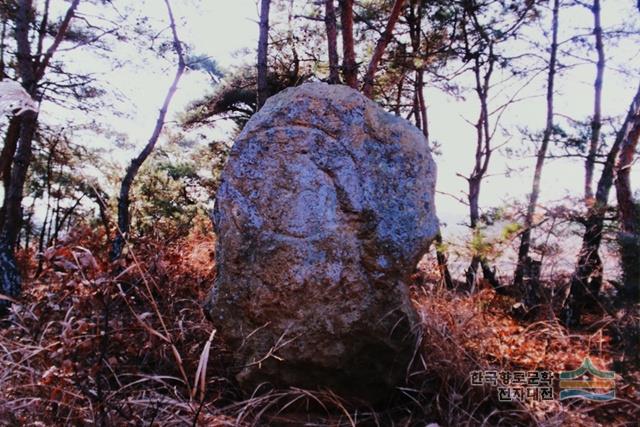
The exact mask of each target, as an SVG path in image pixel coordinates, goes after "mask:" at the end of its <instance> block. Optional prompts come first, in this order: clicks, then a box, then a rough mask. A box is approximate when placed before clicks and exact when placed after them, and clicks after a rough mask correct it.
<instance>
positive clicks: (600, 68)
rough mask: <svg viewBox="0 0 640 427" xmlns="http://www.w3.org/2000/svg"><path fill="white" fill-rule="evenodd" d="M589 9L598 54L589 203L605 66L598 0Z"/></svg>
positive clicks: (587, 180)
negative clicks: (591, 13) (591, 15)
mask: <svg viewBox="0 0 640 427" xmlns="http://www.w3.org/2000/svg"><path fill="white" fill-rule="evenodd" d="M591 11H592V12H593V21H594V25H593V35H594V37H595V39H596V53H597V55H598V61H597V63H596V80H595V82H594V84H593V88H594V102H593V118H592V120H591V138H590V141H589V152H588V154H587V160H586V161H585V175H584V196H585V200H587V203H590V200H591V199H593V188H592V183H593V172H594V168H595V162H596V155H597V153H598V146H599V142H600V129H601V128H602V82H603V78H604V68H605V56H604V45H603V43H602V25H601V24H600V0H593V6H592V8H591Z"/></svg>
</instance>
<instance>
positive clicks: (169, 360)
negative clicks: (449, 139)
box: [0, 227, 640, 426]
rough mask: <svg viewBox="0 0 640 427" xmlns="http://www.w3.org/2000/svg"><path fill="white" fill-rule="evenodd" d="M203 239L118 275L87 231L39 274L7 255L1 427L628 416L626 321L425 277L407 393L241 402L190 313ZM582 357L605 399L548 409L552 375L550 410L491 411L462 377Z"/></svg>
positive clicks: (567, 363) (499, 421)
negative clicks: (9, 284)
mask: <svg viewBox="0 0 640 427" xmlns="http://www.w3.org/2000/svg"><path fill="white" fill-rule="evenodd" d="M202 228H203V229H202V230H200V231H196V230H195V229H194V231H192V232H191V233H190V234H189V235H188V236H187V237H180V238H175V239H167V238H163V239H160V238H154V237H152V236H150V237H147V238H145V239H141V240H139V241H137V242H136V244H135V248H134V249H133V250H131V249H130V250H129V252H128V255H127V256H126V258H125V259H124V260H123V261H122V262H121V264H120V265H118V266H114V265H110V264H109V263H107V262H106V259H107V256H106V250H105V247H107V245H106V244H105V239H104V236H100V235H96V234H95V233H96V232H95V231H92V230H89V229H86V230H77V231H76V232H75V233H73V234H72V235H70V236H69V237H68V238H67V239H66V240H65V241H64V242H60V244H58V245H57V246H56V247H55V248H51V249H49V250H47V251H46V253H45V256H44V259H43V260H42V266H41V268H40V269H39V268H38V260H36V259H34V257H33V254H25V253H22V254H21V263H22V265H23V266H24V268H25V269H27V270H28V271H29V272H30V276H29V277H30V278H29V279H28V280H27V281H26V283H25V285H24V290H23V291H24V293H23V296H22V297H21V300H20V302H19V304H14V307H13V314H12V316H11V317H10V319H9V320H6V321H5V324H4V325H3V326H4V327H3V328H2V329H1V330H0V366H2V369H0V424H2V425H16V426H18V425H20V426H21V425H85V424H97V425H161V426H173V425H213V426H217V425H240V426H245V425H313V426H320V425H331V426H335V425H344V426H349V425H381V426H391V425H396V426H413V425H416V426H425V425H429V424H430V423H435V424H437V425H440V426H462V425H488V426H492V425H509V426H512V425H544V426H560V425H566V426H581V425H582V426H596V425H603V426H613V425H637V420H638V419H640V397H639V394H638V393H639V390H640V367H639V366H638V362H637V354H636V355H635V357H636V359H635V362H634V361H633V360H630V358H631V357H632V356H634V355H630V354H628V353H629V350H628V347H626V348H627V350H625V346H624V345H623V344H624V343H625V342H626V341H625V339H624V338H625V335H628V334H629V333H631V332H633V331H632V330H630V329H629V328H630V327H631V328H633V326H629V325H634V324H635V325H636V326H635V328H637V325H638V316H637V313H631V314H630V313H626V314H620V315H609V314H599V315H595V314H593V315H591V316H588V318H587V319H586V320H587V321H586V322H585V325H584V326H583V327H582V328H581V329H580V330H574V331H567V330H566V329H565V328H564V327H562V326H560V325H559V323H558V322H557V320H556V319H555V316H554V315H553V312H552V311H551V310H550V309H549V310H541V311H540V313H541V314H540V315H539V316H538V317H537V318H536V319H529V320H526V321H524V320H518V319H517V318H516V317H514V316H512V314H511V313H510V312H511V308H512V306H513V304H514V303H515V302H516V301H515V300H511V299H509V298H506V297H502V296H498V295H496V294H495V293H494V292H493V291H492V290H491V289H482V290H480V291H479V292H477V293H475V294H473V295H466V294H463V293H456V292H451V291H448V290H445V289H442V288H441V287H439V286H438V285H437V284H436V283H435V280H430V279H429V277H436V276H435V275H434V274H433V272H426V273H425V274H424V275H423V278H424V277H426V278H427V283H426V285H421V286H418V285H417V284H416V285H414V287H413V296H414V302H415V305H416V308H417V310H418V312H419V314H420V316H421V319H422V322H423V325H424V338H423V343H422V348H421V349H420V350H421V351H420V352H419V353H418V357H416V363H415V367H414V370H413V374H412V375H411V378H410V380H409V385H408V386H407V387H405V388H403V389H401V390H399V391H398V395H397V396H396V397H395V398H394V399H392V401H390V402H388V404H387V405H385V406H384V407H376V408H372V407H369V406H366V405H362V404H358V403H357V402H350V401H347V400H345V399H342V398H340V397H339V396H336V395H335V394H333V393H331V392H330V391H322V392H318V391H313V392H312V391H307V390H300V389H289V390H271V391H264V392H262V393H256V394H255V395H254V396H252V397H251V398H248V399H247V398H246V396H245V397H243V396H242V394H241V393H240V392H239V391H238V390H237V389H236V387H235V385H234V383H233V381H232V379H231V377H230V376H229V374H228V372H227V370H226V368H225V366H227V364H226V360H228V352H227V351H226V350H225V349H224V347H223V346H222V344H221V343H220V341H219V340H218V338H217V337H216V333H215V330H214V328H213V326H212V325H211V323H209V321H208V320H206V318H205V316H204V314H203V312H202V309H201V307H200V305H199V303H200V302H201V301H202V300H203V299H204V297H205V295H206V293H207V292H208V291H209V289H210V287H211V285H212V283H213V279H214V276H215V267H214V262H213V246H214V241H213V237H211V233H210V232H209V231H207V230H206V229H204V228H206V227H202ZM39 270H40V271H39ZM114 271H116V272H118V273H117V274H116V273H114ZM36 272H37V276H36V277H34V276H35V273H36ZM559 280H560V279H559ZM625 328H626V329H625ZM634 331H636V333H637V329H635V330H634ZM627 338H628V337H627ZM587 356H589V357H590V359H591V361H592V362H593V364H594V365H595V366H596V367H598V368H599V369H601V370H611V371H615V372H616V376H615V394H616V397H615V399H613V400H609V401H600V402H595V401H587V400H583V399H567V400H562V401H561V400H559V399H558V394H559V385H558V381H557V378H556V379H554V380H553V381H552V386H553V399H552V400H540V399H536V398H535V396H532V397H530V398H528V399H527V398H525V399H523V400H522V401H517V400H516V401H513V402H509V401H506V402H505V401H501V400H500V399H499V396H498V386H494V385H491V384H483V385H473V384H472V372H474V371H475V372H477V371H484V372H485V375H487V374H486V372H487V371H489V372H491V371H494V372H497V373H500V372H502V373H504V372H510V373H511V376H512V381H515V379H516V376H517V375H522V374H517V373H516V372H525V374H524V375H526V372H528V371H541V370H542V371H550V372H553V373H554V375H556V376H557V374H558V373H559V372H561V371H564V370H573V369H576V368H578V367H579V366H580V365H581V363H582V362H583V359H584V358H585V357H587ZM488 375H491V374H488ZM498 375H500V374H498ZM476 379H477V378H476ZM489 379H490V378H489ZM536 393H538V392H536ZM538 397H539V396H538Z"/></svg>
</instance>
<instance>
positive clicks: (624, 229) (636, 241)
mask: <svg viewBox="0 0 640 427" xmlns="http://www.w3.org/2000/svg"><path fill="white" fill-rule="evenodd" d="M638 91H639V93H640V88H639V89H638ZM638 101H640V99H638ZM632 109H635V110H636V112H637V114H636V116H635V118H634V124H633V126H632V128H631V130H630V132H629V133H628V134H627V136H626V138H625V139H624V141H623V142H622V146H621V147H620V155H619V157H618V161H617V163H616V168H615V172H616V181H615V186H616V197H617V199H618V216H619V219H620V235H619V237H618V240H619V244H620V248H621V265H622V270H623V271H622V275H623V295H621V297H622V298H623V299H625V300H628V301H638V300H639V299H640V209H639V208H638V205H637V202H636V201H634V200H633V194H632V191H631V179H630V172H631V165H632V163H633V158H634V156H635V153H636V148H637V147H638V140H639V139H640V106H636V107H635V108H634V107H632Z"/></svg>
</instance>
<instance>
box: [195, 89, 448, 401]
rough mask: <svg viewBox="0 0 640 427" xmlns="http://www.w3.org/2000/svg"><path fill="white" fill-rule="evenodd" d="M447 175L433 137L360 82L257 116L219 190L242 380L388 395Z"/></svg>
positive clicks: (230, 328) (226, 327)
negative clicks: (442, 176)
mask: <svg viewBox="0 0 640 427" xmlns="http://www.w3.org/2000/svg"><path fill="white" fill-rule="evenodd" d="M435 179H436V167H435V164H434V162H433V160H432V159H431V155H430V153H429V149H428V147H427V143H426V140H425V138H424V136H423V135H422V133H421V132H420V131H419V130H418V129H416V128H415V127H414V126H412V125H411V124H409V123H408V122H407V121H405V120H403V119H401V118H398V117H396V116H394V115H391V114H389V113H387V112H385V111H384V110H383V109H382V108H380V107H379V106H378V105H376V104H375V103H374V102H372V101H370V100H369V99H367V98H365V97H364V96H363V95H362V94H360V93H359V92H357V91H355V90H353V89H351V88H349V87H346V86H339V85H327V84H324V83H308V84H304V85H302V86H298V87H295V88H290V89H287V90H285V91H283V92H281V93H279V94H278V95H276V96H274V97H272V98H270V99H269V100H268V101H267V102H266V104H265V105H264V107H263V108H262V109H261V110H260V111H259V112H258V113H257V114H255V115H254V116H253V117H252V118H251V120H250V121H249V122H248V123H247V125H246V126H245V128H244V130H243V131H242V133H241V134H240V136H239V137H238V140H237V141H236V143H235V145H234V146H233V148H232V150H231V154H230V156H229V159H228V162H227V164H226V166H225V168H224V171H223V174H222V183H221V186H220V189H219V190H218V194H217V197H216V205H215V210H214V214H213V219H214V227H215V231H216V233H217V242H218V243H217V249H216V258H217V265H218V275H217V278H216V281H215V285H214V287H213V289H212V291H211V293H210V295H209V297H208V299H207V303H206V309H207V311H208V313H209V315H210V317H211V319H212V320H213V322H214V323H215V326H216V327H217V329H218V333H219V334H220V335H221V336H222V337H223V338H224V340H225V341H226V343H227V345H228V346H229V348H230V349H231V350H232V352H233V357H234V359H235V363H234V365H235V372H236V373H237V376H236V378H237V379H238V381H239V383H240V385H241V386H242V387H244V388H245V389H246V390H248V391H250V390H252V389H253V388H254V387H256V386H258V385H259V384H261V383H263V382H267V383H271V384H273V385H275V386H280V387H282V386H298V387H305V388H331V389H333V390H335V391H338V392H339V393H342V394H343V395H349V396H354V397H358V398H365V399H369V400H379V399H382V398H384V397H385V396H386V395H388V393H389V391H390V390H392V389H393V387H394V386H396V385H398V384H400V383H402V381H403V380H404V378H405V376H406V374H407V367H408V365H409V364H410V361H411V359H412V358H413V356H414V354H415V353H414V352H415V350H416V342H417V340H418V337H419V335H420V330H419V324H418V319H417V316H416V314H415V312H414V309H413V307H412V304H411V301H410V297H409V293H408V288H407V281H408V277H409V276H410V275H411V274H412V273H413V271H414V269H415V266H416V264H417V262H418V261H419V259H420V258H421V257H422V255H423V254H424V253H425V252H426V251H427V249H428V248H429V244H430V243H431V241H432V240H433V239H434V237H435V235H436V231H437V228H438V220H437V218H436V214H435V207H434V185H435Z"/></svg>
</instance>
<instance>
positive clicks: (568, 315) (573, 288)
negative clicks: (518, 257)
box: [561, 87, 640, 325]
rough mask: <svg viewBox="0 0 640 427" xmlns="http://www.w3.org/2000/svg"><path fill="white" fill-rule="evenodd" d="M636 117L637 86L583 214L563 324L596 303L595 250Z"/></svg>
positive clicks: (598, 273)
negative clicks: (592, 199) (620, 156)
mask: <svg viewBox="0 0 640 427" xmlns="http://www.w3.org/2000/svg"><path fill="white" fill-rule="evenodd" d="M639 115H640V87H638V90H637V92H636V93H635V96H634V99H633V101H632V102H631V106H630V107H629V112H628V113H627V116H626V118H625V121H624V123H623V124H622V127H621V128H620V129H619V130H618V133H617V134H616V139H615V141H614V143H613V145H612V146H611V149H610V150H609V153H608V154H607V159H606V160H605V164H604V168H603V169H602V173H601V175H600V179H599V180H598V188H597V191H596V195H595V202H594V203H593V205H592V206H591V207H590V208H589V211H588V212H587V218H586V221H585V232H584V235H583V238H582V247H581V249H580V252H579V254H578V263H577V265H576V269H575V271H574V272H573V275H572V277H571V285H570V288H569V294H568V295H567V299H566V301H565V303H564V307H563V310H562V313H561V318H562V321H563V322H564V323H565V324H567V325H577V324H579V323H580V315H581V314H582V312H583V311H584V309H585V308H587V307H589V306H593V305H594V304H597V303H598V298H599V293H600V286H601V284H602V261H601V260H600V256H599V255H598V251H599V249H600V243H601V241H602V232H603V230H604V216H605V212H606V210H607V203H608V200H609V192H610V191H611V187H612V186H613V178H614V172H615V162H616V158H617V156H618V153H619V152H620V149H621V147H622V144H623V143H624V141H626V140H628V139H629V138H630V135H632V134H633V133H634V129H635V127H636V126H637V122H638V116H639Z"/></svg>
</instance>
